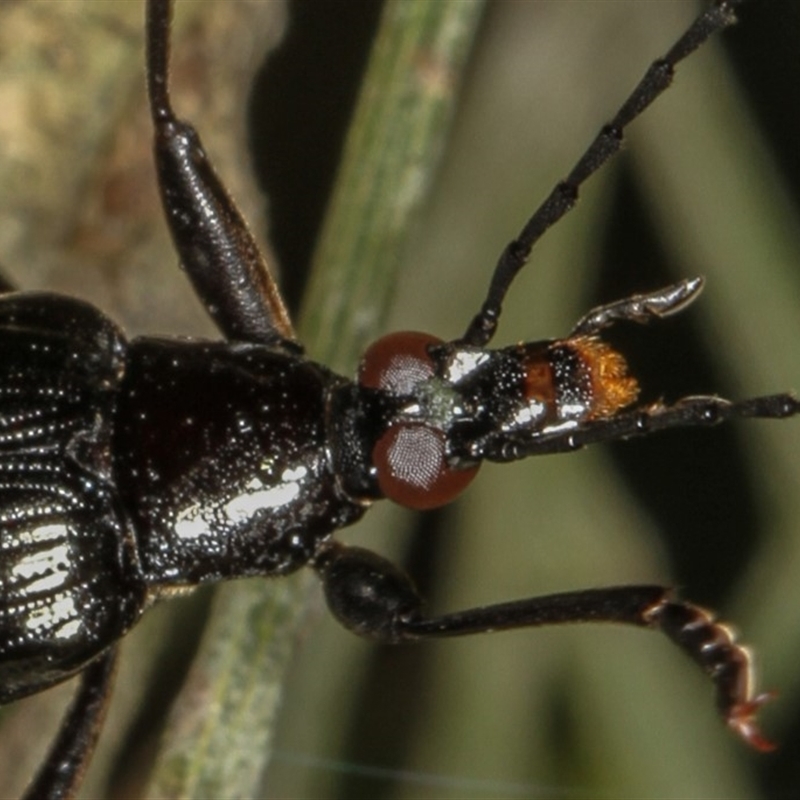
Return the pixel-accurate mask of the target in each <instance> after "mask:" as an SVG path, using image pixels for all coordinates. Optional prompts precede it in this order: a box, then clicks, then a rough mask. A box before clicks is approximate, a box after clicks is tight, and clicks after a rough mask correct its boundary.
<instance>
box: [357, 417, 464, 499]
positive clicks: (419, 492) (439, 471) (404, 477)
mask: <svg viewBox="0 0 800 800" xmlns="http://www.w3.org/2000/svg"><path fill="white" fill-rule="evenodd" d="M372 462H373V464H374V465H375V469H376V470H377V472H378V485H379V486H380V487H381V491H382V492H383V493H384V494H385V495H386V497H388V498H389V499H390V500H394V502H395V503H398V504H400V505H401V506H405V507H406V508H414V509H417V510H420V511H421V510H424V509H428V508H437V507H438V506H443V505H445V504H446V503H449V502H450V501H451V500H454V499H455V498H456V497H457V496H458V495H459V494H460V493H461V492H462V491H463V490H464V489H465V488H466V487H467V485H468V484H469V482H470V481H471V480H472V479H473V478H474V477H475V475H477V473H478V467H477V466H475V467H470V468H469V469H453V468H452V467H450V466H449V465H448V464H447V459H446V457H445V441H444V434H443V433H442V432H441V431H439V430H436V429H435V428H430V427H428V426H427V425H423V424H421V423H400V424H398V425H393V426H392V427H391V428H389V429H388V430H387V431H386V432H385V433H384V434H383V436H381V438H380V439H378V442H377V444H376V445H375V447H374V449H373V451H372Z"/></svg>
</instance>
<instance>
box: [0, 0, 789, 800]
mask: <svg viewBox="0 0 800 800" xmlns="http://www.w3.org/2000/svg"><path fill="white" fill-rule="evenodd" d="M736 4H737V3H736V1H735V0H727V1H725V0H721V1H720V2H717V3H716V4H715V5H714V6H712V7H711V8H710V9H709V10H708V11H706V12H705V13H704V14H703V15H702V16H701V17H699V18H698V20H697V21H696V22H695V23H694V24H693V25H692V26H691V28H690V29H689V30H688V31H687V33H686V34H684V36H683V37H682V38H681V39H680V40H679V42H678V43H677V44H676V45H675V46H674V47H673V48H672V50H671V51H670V52H669V53H668V54H667V55H666V56H665V57H664V58H663V59H661V60H659V61H657V62H655V63H654V64H653V66H652V67H651V69H650V70H649V71H648V73H647V75H646V76H645V78H644V79H643V81H642V82H641V83H640V85H639V86H638V87H637V89H636V90H635V91H634V93H633V95H632V96H631V98H630V99H629V100H628V101H627V102H626V104H625V105H624V106H623V107H622V109H621V110H620V111H619V112H618V114H617V116H616V117H615V118H614V119H613V120H612V121H611V122H610V123H609V124H608V125H606V126H605V127H604V128H603V130H602V131H601V132H600V134H599V135H598V137H597V138H596V140H595V141H594V142H593V144H592V145H591V146H590V148H589V150H588V151H587V153H586V154H585V155H584V157H583V158H582V159H581V160H580V161H579V163H578V164H577V166H576V167H575V168H574V169H573V171H572V172H571V173H570V174H569V175H568V177H567V178H566V179H565V180H564V181H563V182H562V183H560V184H559V185H558V186H557V187H556V188H555V189H554V190H553V192H552V194H551V195H550V196H549V197H548V199H547V200H546V201H545V203H544V204H543V205H542V206H541V208H540V209H539V210H538V211H537V212H536V213H535V214H534V215H533V217H532V218H531V219H530V221H529V222H528V223H527V224H526V226H525V227H524V228H523V230H522V231H521V233H520V235H519V236H518V238H517V239H515V240H514V241H513V242H511V243H510V244H509V245H508V247H507V248H506V250H505V251H504V253H503V255H502V256H501V258H500V261H499V263H498V265H497V268H496V270H495V273H494V275H493V278H492V283H491V286H490V289H489V293H488V296H487V299H486V301H485V303H484V305H483V307H482V308H481V310H480V312H479V313H478V315H476V317H475V318H474V320H473V321H472V323H471V324H470V326H469V327H468V329H467V331H466V332H465V334H464V336H463V337H462V338H461V339H458V340H455V341H452V342H443V341H441V340H438V339H436V338H434V337H432V336H428V335H427V334H419V333H408V332H406V333H399V334H392V335H389V336H386V337H384V338H383V339H381V340H379V341H378V342H376V343H375V344H374V345H373V346H372V347H370V348H369V349H368V351H367V352H366V354H365V355H364V358H363V360H362V363H361V366H360V369H359V376H358V380H357V381H356V382H353V381H351V380H348V379H346V378H343V377H340V376H338V375H335V374H334V373H332V372H331V371H329V370H327V369H326V368H325V367H323V366H321V365H319V364H316V363H314V362H312V361H310V360H309V359H307V358H306V357H304V355H303V352H302V348H301V347H300V345H299V344H298V343H297V341H296V339H295V335H294V332H293V329H292V326H291V322H290V320H289V318H288V315H287V314H286V312H285V310H284V308H283V304H282V301H281V298H280V295H279V293H278V290H277V288H276V287H275V285H274V283H273V281H272V279H271V278H270V276H269V273H268V271H267V269H266V266H265V264H264V262H263V259H262V258H261V256H260V254H259V252H258V250H257V248H256V246H255V244H254V242H253V240H252V238H251V237H250V234H249V233H248V231H247V228H246V226H245V224H244V222H243V220H242V219H241V217H240V215H239V213H238V211H237V210H236V208H235V206H234V204H233V202H232V201H231V200H230V198H229V197H228V195H227V193H226V192H225V190H224V188H223V187H222V185H221V184H220V182H219V180H218V179H217V177H216V176H215V174H214V172H213V170H212V169H211V166H210V165H209V164H208V162H207V160H206V157H205V154H204V152H203V149H202V146H201V144H200V142H199V139H198V137H197V134H196V132H195V131H194V129H193V128H192V127H191V126H190V125H188V124H186V123H184V122H181V121H179V120H178V119H176V117H175V116H174V114H173V111H172V108H171V104H170V100H169V94H168V89H167V76H168V69H167V61H168V34H169V16H170V5H171V4H170V2H169V0H150V2H149V4H148V56H147V64H148V81H149V83H148V88H149V94H150V101H151V109H152V117H153V122H154V125H155V140H156V143H155V152H156V163H157V170H158V175H159V183H160V186H161V190H162V198H163V202H164V207H165V211H166V215H167V219H168V223H169V226H170V229H171V231H172V235H173V237H174V240H175V243H176V247H177V249H178V252H179V254H180V257H181V260H182V262H183V264H184V266H185V268H186V270H187V272H188V274H189V276H190V278H191V279H192V281H193V283H194V286H195V290H196V292H197V294H198V295H199V297H200V298H201V299H202V301H203V303H204V305H205V307H206V309H207V310H208V311H209V313H210V314H211V316H212V317H213V319H214V320H215V322H216V323H217V326H218V327H219V329H220V331H221V332H222V334H223V335H224V337H225V339H226V341H224V342H208V341H179V340H168V339H152V338H142V339H135V340H132V341H128V340H126V338H125V337H124V335H123V334H122V333H121V332H120V330H119V329H118V328H117V327H116V326H115V325H114V324H113V323H112V322H111V321H109V320H108V319H107V318H106V317H105V316H104V315H103V314H102V313H101V312H99V311H97V310H96V309H94V308H93V307H91V306H89V305H87V304H85V303H81V302H79V301H75V300H70V299H68V298H64V297H60V296H58V295H53V294H45V293H37V294H33V293H29V294H26V293H10V294H8V295H6V296H5V297H3V298H2V299H0V351H1V352H2V358H0V436H1V437H2V439H1V440H0V469H1V470H2V474H3V478H2V483H0V526H1V527H0V534H1V535H2V542H0V546H1V547H2V560H0V587H1V588H2V595H0V603H1V605H0V702H10V701H12V700H15V699H17V698H20V697H23V696H25V695H28V694H31V693H34V692H37V691H39V690H41V689H43V688H46V687H48V686H50V685H53V684H55V683H58V682H60V681H62V680H64V679H66V678H67V677H69V676H71V675H73V674H75V673H77V672H82V673H83V679H82V685H81V689H80V691H79V693H78V695H77V697H76V700H75V702H74V704H73V706H72V708H71V709H70V711H69V712H68V716H67V719H66V720H65V723H64V726H63V728H62V731H61V734H60V735H59V738H58V739H57V741H56V743H55V745H54V747H53V750H52V752H51V754H50V756H49V757H48V760H47V762H46V764H45V766H44V767H43V769H42V771H41V772H40V774H39V776H38V777H37V778H36V780H35V782H34V784H33V785H32V786H31V788H30V789H29V796H30V797H37V798H38V797H46V798H64V797H68V796H70V795H71V794H72V793H73V791H74V790H75V788H76V785H77V783H78V781H79V779H80V775H81V773H82V770H83V767H84V765H85V763H86V761H87V760H88V758H89V756H90V753H91V749H92V745H93V743H94V740H95V738H96V735H97V729H98V726H99V724H100V720H101V718H102V710H103V706H104V698H105V696H106V695H107V692H108V689H109V686H110V679H111V674H112V668H113V661H114V655H115V645H116V642H117V641H118V640H119V639H120V638H121V637H122V636H123V635H124V634H125V633H126V632H127V631H128V630H129V629H130V627H131V626H132V625H134V624H135V623H136V622H137V620H138V619H139V617H140V616H141V614H142V613H143V611H144V610H145V609H146V608H147V607H148V606H149V605H151V604H152V603H153V602H155V601H157V600H158V599H160V598H161V597H162V596H166V595H169V594H170V593H172V592H174V591H175V590H176V589H178V590H179V589H181V588H184V587H185V588H191V587H194V586H197V585H199V584H202V583H206V582H213V581H219V580H224V579H229V578H235V577H243V576H277V575H282V574H286V573H289V572H291V571H293V570H296V569H298V568H299V567H301V566H304V565H310V566H312V567H313V568H314V569H315V570H316V572H317V574H318V575H319V577H320V579H321V581H322V583H323V587H324V590H325V594H326V597H327V600H328V604H329V606H330V608H331V611H332V612H333V613H334V614H335V616H336V617H337V618H338V619H339V620H340V621H341V622H342V623H343V624H344V625H345V626H347V627H348V628H350V629H352V630H354V631H356V632H357V633H360V634H362V635H366V636H371V637H374V638H377V639H381V640H384V641H388V642H400V641H410V640H415V639H421V638H426V637H440V636H452V635H463V634H471V633H477V632H482V631H489V630H501V629H510V628H520V627H526V626H536V625H543V624H554V623H560V622H567V621H616V622H623V623H628V624H633V625H638V626H644V627H652V628H657V629H659V630H661V631H663V632H664V633H666V634H667V636H668V637H669V638H671V639H672V640H673V641H675V642H676V643H677V644H678V645H679V646H680V647H681V648H683V649H684V650H685V651H686V652H687V653H688V654H689V655H690V656H691V657H692V658H693V659H694V660H695V661H697V662H698V663H699V665H700V666H701V667H702V668H703V669H704V670H705V671H706V672H707V673H708V674H709V676H710V677H711V679H712V681H713V683H714V684H715V687H716V690H717V702H718V706H719V709H720V712H721V713H722V715H723V717H724V718H725V720H726V721H727V723H728V724H729V725H730V727H731V728H732V729H733V730H734V731H736V732H737V733H738V734H739V735H740V736H741V737H742V738H744V739H745V740H746V741H747V742H749V743H750V744H752V745H753V746H755V747H757V748H760V749H768V748H769V747H770V744H769V742H768V741H766V740H765V739H764V738H763V737H762V736H761V734H760V732H759V731H758V728H757V726H756V724H755V721H754V716H755V713H756V711H757V710H758V708H759V707H760V705H761V704H762V703H763V702H764V700H765V699H766V695H759V694H756V693H755V692H754V689H753V687H752V686H751V675H750V660H749V655H748V653H747V651H746V649H744V648H743V647H741V646H739V645H738V644H736V642H735V640H734V638H733V636H732V635H731V633H730V632H729V630H728V629H727V628H726V627H725V626H724V625H722V624H720V623H718V622H716V621H715V619H714V618H713V616H711V615H710V614H709V613H707V612H705V611H704V610H702V609H701V608H699V607H697V606H694V605H692V604H690V603H688V602H683V601H680V600H677V599H673V598H672V596H671V594H670V592H669V591H668V590H667V589H665V588H663V587H660V586H624V587H615V588H607V589H594V590H587V591H578V592H570V593H565V594H559V595H551V596H546V597H538V598H531V599H526V600H521V601H516V602H511V603H505V604H500V605H495V606H489V607H485V608H477V609H469V610H467V611H463V612H457V613H453V614H448V615H444V616H437V617H427V616H425V615H424V613H423V611H422V604H421V600H420V598H419V597H418V595H417V593H416V591H415V589H414V587H413V585H412V584H411V582H410V580H409V579H408V578H407V577H406V576H405V575H404V574H403V573H402V572H401V571H400V570H398V569H397V568H396V567H394V566H393V565H392V564H390V563H389V562H387V561H386V560H385V559H383V558H381V557H379V556H377V555H374V554H372V553H370V552H368V551H365V550H362V549H358V548H354V547H346V546H343V545H341V544H337V543H336V542H335V541H333V539H332V538H331V534H332V532H333V531H335V530H337V529H338V528H341V527H343V526H345V525H348V524H350V523H352V522H354V521H355V520H357V519H358V518H359V517H360V516H361V515H362V514H363V513H364V511H365V510H366V508H367V507H368V505H369V504H370V503H371V502H372V501H373V500H376V499H379V498H381V497H389V498H390V499H392V500H395V501H396V502H398V503H401V504H402V505H405V506H408V507H411V508H418V509H425V508H433V507H436V506H439V505H442V504H443V503H446V502H449V501H450V500H451V499H453V498H454V497H455V496H456V495H457V494H458V493H459V492H460V491H461V490H462V489H463V488H464V487H465V486H466V485H467V484H468V483H469V482H470V480H472V478H473V477H474V476H475V474H476V472H477V469H478V467H479V465H480V463H481V462H482V461H484V460H491V461H499V462H504V461H511V460H516V459H521V458H526V457H527V456H529V455H537V454H544V453H555V452H566V451H571V450H575V449H578V448H580V447H583V446H585V445H587V444H591V443H594V442H600V441H609V440H615V439H620V438H627V437H632V436H641V435H647V434H649V433H651V432H653V431H657V430H661V429H665V428H672V427H680V426H688V425H712V424H716V423H718V422H721V421H724V420H727V419H731V418H735V417H767V418H780V417H786V416H791V415H794V414H797V413H798V412H800V404H798V401H797V400H796V399H795V398H794V397H793V396H791V395H789V394H780V395H774V396H769V397H757V398H752V399H748V400H744V401H739V402H729V401H726V400H723V399H720V398H717V397H689V398H683V399H682V400H679V401H678V402H677V403H675V404H673V405H663V404H655V405H649V406H642V405H636V400H637V396H638V385H637V383H636V380H635V379H634V378H633V377H632V376H631V375H630V374H629V373H628V369H627V365H626V363H625V360H624V358H623V357H622V356H621V355H620V354H619V353H618V352H617V351H616V350H614V349H613V348H612V347H611V346H610V345H609V344H606V343H605V342H604V341H603V340H602V339H601V337H600V334H601V333H602V331H603V329H605V328H607V327H609V326H610V325H613V324H614V323H616V322H617V321H621V320H622V321H628V322H635V323H647V322H649V321H651V320H654V319H658V318H661V317H664V316H667V315H669V314H672V313H676V312H678V311H680V310H682V309H683V308H684V307H685V306H686V305H688V304H689V303H690V302H692V301H693V300H694V299H695V298H696V297H697V295H698V293H699V292H700V290H701V288H702V281H701V279H699V278H698V279H693V280H686V281H682V282H680V283H677V284H675V285H672V286H668V287H665V288H664V289H662V290H660V291H657V292H651V293H649V294H644V295H636V296H633V297H629V298H625V299H623V300H620V301H618V302H615V303H611V304H609V305H606V306H602V307H600V308H596V309H593V310H592V311H590V312H589V313H588V314H587V315H586V316H585V317H583V318H582V319H581V320H580V321H579V322H578V323H577V324H576V325H575V327H574V328H573V330H572V331H571V332H570V333H569V335H568V336H567V337H565V338H563V339H557V340H552V341H545V342H534V343H528V344H519V345H514V346H510V347H506V348H502V349H499V350H490V349H488V348H487V345H488V343H489V341H490V340H491V338H492V336H493V334H494V331H495V329H496V326H497V323H498V320H499V315H500V311H501V305H502V302H503V299H504V297H505V294H506V292H507V290H508V288H509V286H510V284H511V282H512V280H513V279H514V277H515V275H516V274H517V272H518V271H519V270H520V269H521V268H522V266H523V265H524V263H525V261H526V259H527V257H528V255H529V253H530V250H531V248H532V246H533V245H534V244H535V242H536V241H537V240H538V238H539V237H540V236H541V234H542V233H543V232H544V231H545V230H546V229H547V228H548V227H550V226H551V225H552V224H554V223H555V222H556V221H557V220H558V219H559V218H560V217H561V216H562V215H563V214H564V213H566V212H567V211H568V210H569V209H570V208H571V207H572V206H573V205H574V203H575V201H576V199H577V195H578V189H579V187H580V185H581V184H582V183H583V182H584V181H585V180H586V179H587V178H588V177H590V175H591V174H592V173H593V172H594V171H595V170H596V169H598V168H599V167H600V166H601V165H602V164H603V163H604V162H605V161H606V160H607V159H608V158H609V157H610V156H611V155H613V154H614V153H615V152H616V151H617V150H618V149H619V147H620V143H621V140H622V134H623V130H624V128H625V127H626V126H627V125H628V124H629V123H630V122H631V121H632V120H633V119H634V118H635V117H636V116H637V115H638V114H639V113H640V112H641V111H642V110H643V109H644V108H645V107H646V106H647V105H649V103H650V102H652V100H653V99H655V98H656V97H657V96H658V95H659V94H660V93H661V92H662V91H663V90H664V89H665V88H666V87H667V86H668V85H669V83H670V81H671V78H672V73H673V70H674V67H675V65H676V64H677V63H678V62H679V61H681V60H682V59H683V58H685V57H686V56H687V55H689V54H690V53H691V52H692V51H693V50H695V49H696V48H697V47H698V46H700V45H701V44H702V43H703V42H704V41H705V40H706V39H707V38H708V36H710V35H711V34H712V33H714V32H715V31H717V30H719V29H722V28H724V27H726V26H727V25H729V24H731V23H732V22H733V21H734V13H733V7H734V6H735V5H736Z"/></svg>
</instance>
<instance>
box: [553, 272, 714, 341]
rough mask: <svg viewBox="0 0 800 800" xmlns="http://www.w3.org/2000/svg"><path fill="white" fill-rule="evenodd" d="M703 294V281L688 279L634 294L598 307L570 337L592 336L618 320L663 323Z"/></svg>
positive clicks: (577, 325) (581, 320) (586, 316)
mask: <svg viewBox="0 0 800 800" xmlns="http://www.w3.org/2000/svg"><path fill="white" fill-rule="evenodd" d="M702 290H703V279H702V278H691V279H687V280H683V281H679V282H678V283H674V284H672V285H670V286H665V287H664V288H663V289H659V290H657V291H655V292H649V293H648V294H634V295H632V296H631V297H625V298H623V299H622V300H616V301H615V302H613V303H608V304H607V305H604V306H598V307H597V308H593V309H592V310H591V311H589V313H588V314H585V315H584V316H583V317H581V318H580V319H579V320H578V322H577V323H576V324H575V327H574V328H573V329H572V331H570V334H569V337H570V338H571V337H573V336H591V335H592V334H595V333H598V332H599V331H601V330H602V329H603V328H607V327H608V326H609V325H613V324H614V323H615V322H619V321H620V320H625V321H627V322H636V323H638V324H639V325H646V324H647V323H648V322H650V321H652V320H654V319H662V318H663V317H668V316H670V315H671V314H677V313H678V312H679V311H683V309H685V308H686V306H688V305H689V304H690V303H693V302H694V301H695V300H696V299H697V297H698V296H699V295H700V292H701V291H702Z"/></svg>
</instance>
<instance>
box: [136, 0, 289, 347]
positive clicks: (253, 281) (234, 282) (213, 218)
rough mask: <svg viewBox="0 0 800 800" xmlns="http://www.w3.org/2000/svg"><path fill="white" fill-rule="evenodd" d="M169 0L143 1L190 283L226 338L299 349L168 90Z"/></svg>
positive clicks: (154, 96)
mask: <svg viewBox="0 0 800 800" xmlns="http://www.w3.org/2000/svg"><path fill="white" fill-rule="evenodd" d="M171 11H172V3H171V1H170V0H150V2H148V5H147V87H148V94H149V97H150V112H151V115H152V118H153V126H154V129H155V161H156V170H157V173H158V185H159V189H160V191H161V200H162V203H163V205H164V212H165V215H166V218H167V222H168V224H169V228H170V231H171V233H172V238H173V240H174V242H175V247H176V249H177V251H178V254H179V256H180V259H181V262H182V264H183V266H184V268H185V269H186V272H187V273H188V275H189V277H190V278H191V280H192V283H193V285H194V288H195V291H196V292H197V294H198V296H199V297H200V299H201V300H202V302H203V305H204V306H205V308H206V311H208V313H209V314H210V316H211V317H212V319H213V320H214V322H215V323H216V324H217V327H218V328H219V329H220V331H222V333H223V335H224V336H225V337H226V338H227V339H231V340H238V341H244V342H258V343H262V344H273V345H274V344H278V345H284V346H288V347H289V348H290V349H291V350H293V351H300V349H301V348H300V345H299V344H298V343H297V342H296V337H295V332H294V329H293V328H292V323H291V321H290V319H289V315H288V313H287V311H286V308H285V307H284V304H283V300H282V298H281V295H280V292H279V291H278V286H277V284H276V283H275V280H274V278H273V277H272V275H271V274H270V271H269V267H268V266H267V263H266V261H265V260H264V257H263V256H262V254H261V252H260V251H259V249H258V245H257V244H256V242H255V239H253V236H252V234H251V233H250V231H249V230H248V228H247V224H246V222H245V221H244V218H243V217H242V215H241V213H240V212H239V209H238V208H237V207H236V204H235V203H234V201H233V199H232V198H231V197H230V195H229V194H228V192H227V191H226V190H225V187H224V186H223V185H222V183H221V181H220V180H219V178H218V177H217V174H216V173H215V172H214V168H213V167H212V166H211V163H210V162H209V160H208V157H207V156H206V153H205V150H204V149H203V145H202V143H201V141H200V137H199V136H198V134H197V131H195V129H194V128H193V127H192V126H191V125H189V124H188V123H186V122H183V121H181V120H179V119H177V117H176V116H175V113H174V111H173V110H172V103H171V101H170V96H169V88H168V78H169V28H170V19H171Z"/></svg>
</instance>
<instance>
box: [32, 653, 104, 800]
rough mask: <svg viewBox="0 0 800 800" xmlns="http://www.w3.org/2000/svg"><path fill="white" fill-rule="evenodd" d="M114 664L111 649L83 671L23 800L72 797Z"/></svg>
mask: <svg viewBox="0 0 800 800" xmlns="http://www.w3.org/2000/svg"><path fill="white" fill-rule="evenodd" d="M116 664H117V648H116V647H114V648H111V649H110V650H107V651H106V652H105V653H103V655H102V656H100V658H98V659H97V660H96V661H93V662H92V663H91V664H90V665H89V666H88V667H86V669H85V670H84V671H83V673H82V674H81V684H80V687H79V688H78V691H77V693H76V695H75V697H74V698H73V700H72V704H71V705H70V707H69V709H68V710H67V713H66V715H65V716H64V719H63V720H62V722H61V728H60V729H59V732H58V736H57V737H56V740H55V741H54V742H53V744H52V745H51V747H50V752H48V754H47V758H46V759H45V762H44V764H43V765H42V766H41V767H40V769H39V772H38V773H37V775H36V777H35V778H34V780H33V782H32V783H31V785H30V786H29V787H28V789H27V791H26V792H25V795H24V798H23V800H69V799H70V798H72V797H73V796H74V795H75V792H76V791H77V789H78V786H79V785H80V783H81V780H82V778H83V773H84V771H85V769H86V766H87V764H88V763H89V758H90V757H91V755H92V753H93V752H94V745H95V742H96V741H97V737H98V734H99V733H100V728H101V727H102V724H103V720H104V719H105V715H106V709H107V707H108V699H109V696H110V694H111V684H112V683H113V679H114V672H115V669H116Z"/></svg>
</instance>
